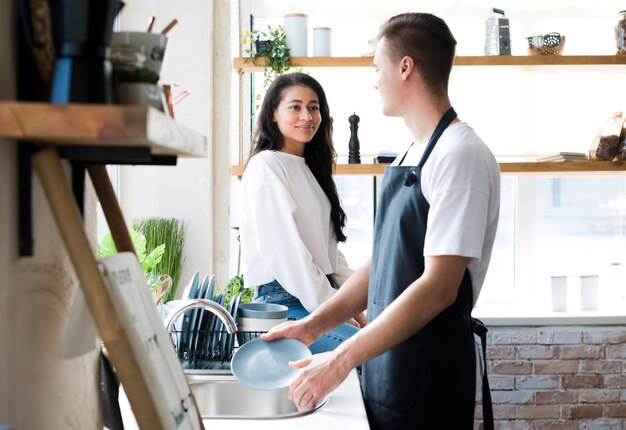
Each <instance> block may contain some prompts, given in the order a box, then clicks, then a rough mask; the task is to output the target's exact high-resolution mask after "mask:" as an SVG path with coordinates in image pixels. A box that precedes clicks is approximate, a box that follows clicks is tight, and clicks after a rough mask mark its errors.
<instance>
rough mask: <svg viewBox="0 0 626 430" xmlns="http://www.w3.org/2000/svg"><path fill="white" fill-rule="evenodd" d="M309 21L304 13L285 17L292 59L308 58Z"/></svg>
mask: <svg viewBox="0 0 626 430" xmlns="http://www.w3.org/2000/svg"><path fill="white" fill-rule="evenodd" d="M308 21H309V17H308V16H307V15H306V14H304V13H289V14H287V15H285V37H286V39H287V47H288V48H289V55H290V56H291V57H307V56H308V55H309V54H308V44H309V39H308Z"/></svg>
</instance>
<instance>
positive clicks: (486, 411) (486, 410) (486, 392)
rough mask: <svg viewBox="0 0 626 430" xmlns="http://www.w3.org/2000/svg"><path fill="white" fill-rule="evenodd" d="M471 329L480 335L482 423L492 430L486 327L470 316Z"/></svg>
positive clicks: (487, 429) (488, 429)
mask: <svg viewBox="0 0 626 430" xmlns="http://www.w3.org/2000/svg"><path fill="white" fill-rule="evenodd" d="M472 330H473V331H474V333H476V334H477V335H478V336H479V337H480V343H481V344H482V348H483V369H484V373H483V424H484V426H485V430H493V428H494V423H493V405H492V403H491V390H490V389H489V378H488V377H487V327H485V324H483V322H482V321H481V320H479V319H478V318H472Z"/></svg>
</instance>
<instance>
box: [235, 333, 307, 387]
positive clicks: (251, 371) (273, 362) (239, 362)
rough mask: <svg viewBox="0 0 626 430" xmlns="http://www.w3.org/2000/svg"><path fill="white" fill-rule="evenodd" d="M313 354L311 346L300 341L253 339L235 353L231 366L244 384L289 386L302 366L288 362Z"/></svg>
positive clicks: (250, 385) (252, 385)
mask: <svg viewBox="0 0 626 430" xmlns="http://www.w3.org/2000/svg"><path fill="white" fill-rule="evenodd" d="M310 356H311V351H310V350H309V348H307V346H306V345H305V344H303V343H302V342H300V341H299V340H295V339H286V338H283V339H277V340H273V341H271V342H266V341H264V340H261V339H254V340H251V341H250V342H247V343H246V344H245V345H243V346H242V347H241V348H239V349H238V350H237V352H235V355H234V356H233V359H232V361H231V369H232V372H233V375H235V377H236V378H237V379H238V380H239V381H240V382H241V383H242V384H244V385H247V386H249V387H252V388H256V389H257V390H276V389H278V388H284V387H288V386H289V384H291V382H292V381H293V380H294V379H296V377H297V376H298V374H299V373H300V369H292V368H291V367H289V362H290V361H296V360H302V359H304V358H307V357H310Z"/></svg>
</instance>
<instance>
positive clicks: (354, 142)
mask: <svg viewBox="0 0 626 430" xmlns="http://www.w3.org/2000/svg"><path fill="white" fill-rule="evenodd" d="M360 120H361V119H360V118H359V116H358V115H357V114H356V113H353V114H352V115H350V118H348V121H350V142H349V143H348V149H349V153H348V163H349V164H361V156H360V154H359V150H360V145H359V136H357V131H358V130H359V121H360Z"/></svg>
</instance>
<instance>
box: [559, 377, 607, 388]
mask: <svg viewBox="0 0 626 430" xmlns="http://www.w3.org/2000/svg"><path fill="white" fill-rule="evenodd" d="M603 386H604V378H603V377H602V375H565V376H563V388H602V387H603Z"/></svg>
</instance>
